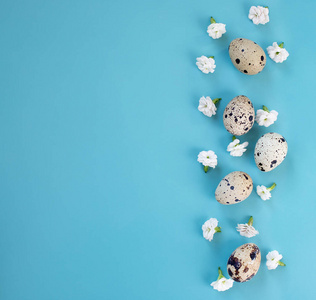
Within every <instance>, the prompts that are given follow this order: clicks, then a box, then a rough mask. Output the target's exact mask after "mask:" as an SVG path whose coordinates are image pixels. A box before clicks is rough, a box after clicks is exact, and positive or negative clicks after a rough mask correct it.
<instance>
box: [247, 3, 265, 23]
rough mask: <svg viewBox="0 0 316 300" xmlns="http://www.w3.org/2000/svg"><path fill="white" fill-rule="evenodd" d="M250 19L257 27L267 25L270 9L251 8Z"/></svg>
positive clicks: (261, 7)
mask: <svg viewBox="0 0 316 300" xmlns="http://www.w3.org/2000/svg"><path fill="white" fill-rule="evenodd" d="M248 18H249V19H250V20H252V22H253V23H254V24H256V25H258V24H266V23H268V22H269V21H270V20H269V8H267V7H263V6H251V7H250V10H249V15H248Z"/></svg>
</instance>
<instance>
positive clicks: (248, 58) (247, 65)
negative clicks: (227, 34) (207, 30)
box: [228, 38, 266, 75]
mask: <svg viewBox="0 0 316 300" xmlns="http://www.w3.org/2000/svg"><path fill="white" fill-rule="evenodd" d="M228 49H229V50H228V51H229V56H230V59H231V61H232V63H233V64H234V66H235V67H236V68H237V70H238V71H240V72H242V73H244V74H247V75H255V74H258V73H259V72H261V71H262V70H263V68H264V66H265V65H266V55H265V53H264V51H263V49H262V48H261V47H260V46H259V45H258V44H257V43H255V42H253V41H251V40H247V39H243V38H238V39H235V40H233V41H232V42H231V43H230V45H229V48H228Z"/></svg>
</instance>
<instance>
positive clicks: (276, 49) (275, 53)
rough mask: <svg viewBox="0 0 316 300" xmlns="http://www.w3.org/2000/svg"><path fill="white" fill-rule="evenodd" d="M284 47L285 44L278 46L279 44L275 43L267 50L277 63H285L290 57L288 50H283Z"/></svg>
mask: <svg viewBox="0 0 316 300" xmlns="http://www.w3.org/2000/svg"><path fill="white" fill-rule="evenodd" d="M283 45H284V43H281V44H280V45H278V43H277V42H274V43H273V45H272V46H269V47H268V48H267V51H268V54H269V56H270V58H271V59H272V60H274V61H275V62H276V63H282V62H284V61H285V60H286V59H287V58H288V56H289V55H290V54H289V52H287V51H286V49H284V48H283Z"/></svg>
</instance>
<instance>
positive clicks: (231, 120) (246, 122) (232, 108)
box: [223, 96, 255, 135]
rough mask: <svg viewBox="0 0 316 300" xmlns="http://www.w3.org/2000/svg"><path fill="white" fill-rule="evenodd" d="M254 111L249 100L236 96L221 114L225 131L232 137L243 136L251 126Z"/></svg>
mask: <svg viewBox="0 0 316 300" xmlns="http://www.w3.org/2000/svg"><path fill="white" fill-rule="evenodd" d="M254 118H255V110H254V109H253V105H252V103H251V101H250V100H249V98H247V97H246V96H237V97H235V98H234V99H233V100H231V101H230V102H229V103H228V104H227V106H226V108H225V110H224V114H223V121H224V126H225V128H226V130H227V131H228V132H229V133H231V134H233V135H243V134H245V133H247V132H248V131H249V130H250V129H251V128H252V126H253V123H254Z"/></svg>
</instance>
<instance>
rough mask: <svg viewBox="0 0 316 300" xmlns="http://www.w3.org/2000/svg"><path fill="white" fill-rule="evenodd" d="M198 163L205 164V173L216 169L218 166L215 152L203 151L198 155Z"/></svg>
mask: <svg viewBox="0 0 316 300" xmlns="http://www.w3.org/2000/svg"><path fill="white" fill-rule="evenodd" d="M197 160H198V162H199V163H201V164H203V166H204V171H205V173H206V172H207V170H208V168H209V167H211V168H213V169H214V168H215V167H216V166H217V155H216V154H215V152H214V151H212V150H209V151H201V152H200V153H199V155H198V159H197Z"/></svg>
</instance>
